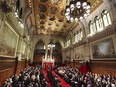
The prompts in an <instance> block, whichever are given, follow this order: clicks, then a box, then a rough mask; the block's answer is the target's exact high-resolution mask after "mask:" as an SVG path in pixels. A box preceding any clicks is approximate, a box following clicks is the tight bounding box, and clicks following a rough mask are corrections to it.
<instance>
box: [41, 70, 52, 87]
mask: <svg viewBox="0 0 116 87" xmlns="http://www.w3.org/2000/svg"><path fill="white" fill-rule="evenodd" d="M43 73H44V76H45V77H46V80H47V82H48V87H52V84H51V83H50V80H49V78H48V76H47V71H46V70H43Z"/></svg>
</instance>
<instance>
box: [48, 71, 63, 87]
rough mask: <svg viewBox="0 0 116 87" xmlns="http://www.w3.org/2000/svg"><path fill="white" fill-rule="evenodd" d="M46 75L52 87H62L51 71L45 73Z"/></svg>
mask: <svg viewBox="0 0 116 87" xmlns="http://www.w3.org/2000/svg"><path fill="white" fill-rule="evenodd" d="M47 75H48V78H49V79H50V81H51V83H52V86H53V87H62V84H61V82H60V80H59V79H58V78H57V76H56V75H54V74H53V73H52V71H51V70H48V71H47Z"/></svg>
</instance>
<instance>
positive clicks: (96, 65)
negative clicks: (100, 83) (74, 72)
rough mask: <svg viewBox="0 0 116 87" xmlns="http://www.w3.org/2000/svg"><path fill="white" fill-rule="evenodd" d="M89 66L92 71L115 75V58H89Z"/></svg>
mask: <svg viewBox="0 0 116 87" xmlns="http://www.w3.org/2000/svg"><path fill="white" fill-rule="evenodd" d="M90 66H91V67H90V70H91V72H93V73H98V74H100V73H101V74H105V75H108V74H111V75H113V76H116V60H91V62H90Z"/></svg>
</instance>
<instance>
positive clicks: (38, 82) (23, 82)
mask: <svg viewBox="0 0 116 87" xmlns="http://www.w3.org/2000/svg"><path fill="white" fill-rule="evenodd" d="M54 71H55V72H56V73H57V74H58V75H59V76H60V77H61V78H63V79H64V80H65V81H66V82H67V83H69V84H70V85H71V86H72V87H116V77H113V76H111V75H107V76H106V75H102V74H94V73H91V72H88V73H86V74H83V73H81V72H80V71H79V69H78V68H72V67H69V66H61V67H55V68H54ZM47 75H48V78H49V80H50V81H51V83H52V86H53V87H62V84H61V82H60V80H59V79H58V78H57V76H56V75H54V74H53V73H52V70H50V69H48V71H47ZM2 87H48V82H47V80H46V76H44V73H43V69H42V67H38V66H37V67H28V68H26V69H24V70H22V71H21V72H20V74H19V75H13V76H11V77H9V78H8V79H6V80H5V82H4V84H3V86H2Z"/></svg>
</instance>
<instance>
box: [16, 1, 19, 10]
mask: <svg viewBox="0 0 116 87" xmlns="http://www.w3.org/2000/svg"><path fill="white" fill-rule="evenodd" d="M19 7H20V1H19V0H17V1H16V10H19Z"/></svg>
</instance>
